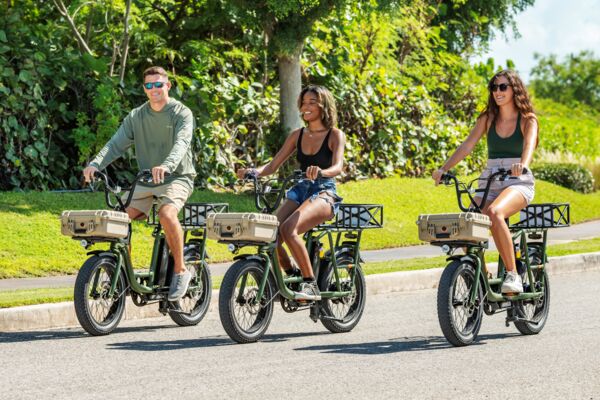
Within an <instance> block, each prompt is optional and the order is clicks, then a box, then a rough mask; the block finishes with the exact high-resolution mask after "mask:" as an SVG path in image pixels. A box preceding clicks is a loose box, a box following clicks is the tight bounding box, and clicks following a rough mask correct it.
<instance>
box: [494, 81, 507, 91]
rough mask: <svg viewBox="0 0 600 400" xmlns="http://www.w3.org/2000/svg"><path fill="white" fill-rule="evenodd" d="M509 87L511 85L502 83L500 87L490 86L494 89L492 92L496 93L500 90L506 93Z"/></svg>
mask: <svg viewBox="0 0 600 400" xmlns="http://www.w3.org/2000/svg"><path fill="white" fill-rule="evenodd" d="M509 86H510V85H509V84H508V83H501V84H499V85H496V84H495V83H494V84H493V85H492V86H490V89H492V92H496V91H498V89H500V91H501V92H506V89H508V88H509Z"/></svg>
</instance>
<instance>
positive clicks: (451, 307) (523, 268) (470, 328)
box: [431, 169, 570, 346]
mask: <svg viewBox="0 0 600 400" xmlns="http://www.w3.org/2000/svg"><path fill="white" fill-rule="evenodd" d="M495 179H499V180H504V179H517V178H515V177H511V176H510V171H508V170H503V169H500V170H498V171H497V172H495V173H493V174H491V175H490V176H489V177H488V178H487V184H486V186H485V188H478V189H473V188H472V185H473V183H474V182H475V180H474V181H471V182H469V183H463V182H460V181H459V180H458V179H457V178H456V177H455V176H454V175H452V174H450V173H446V174H445V175H443V176H442V182H443V183H445V184H446V185H452V184H453V185H454V186H455V188H456V195H457V198H458V205H459V207H460V209H461V210H462V211H465V212H475V213H481V205H483V204H485V202H486V199H487V196H488V193H489V190H490V185H491V183H492V182H493V180H495ZM475 193H483V197H482V201H481V203H479V201H476V200H475V198H474V195H475ZM464 196H467V197H468V200H469V205H468V206H465V205H464V204H463V197H464ZM506 223H507V225H508V227H509V230H510V232H511V234H512V239H513V245H514V249H515V259H516V265H517V272H518V273H519V274H520V275H521V278H522V280H523V289H524V291H523V293H520V294H502V293H501V292H500V287H501V286H502V282H503V279H504V275H505V271H506V269H505V265H504V263H503V262H502V259H501V258H500V257H499V260H498V269H497V271H496V273H495V274H494V273H492V271H490V270H488V267H487V266H486V262H485V257H484V253H485V250H486V249H487V247H488V242H487V240H483V241H480V242H477V243H474V242H472V241H448V240H440V241H437V242H436V241H432V242H431V243H432V244H433V245H438V246H441V247H442V250H443V251H444V252H445V253H446V254H448V259H447V260H448V261H449V263H448V265H447V266H446V268H445V269H444V271H443V273H442V276H441V278H440V283H439V286H438V294H437V311H438V319H439V323H440V327H441V329H442V332H443V334H444V336H445V337H446V339H447V340H448V341H449V342H450V343H451V344H452V345H454V346H465V345H468V344H470V343H472V342H473V341H474V340H475V339H476V338H477V335H478V333H479V329H480V328H481V322H482V318H483V314H484V313H485V314H487V315H493V314H497V313H500V312H506V326H509V324H510V323H511V322H512V323H514V325H515V327H516V328H517V330H518V331H519V332H521V333H522V334H524V335H534V334H537V333H539V332H541V331H542V329H543V328H544V325H545V324H546V321H547V319H548V312H549V309H550V281H549V279H548V273H547V270H546V263H547V256H546V247H547V241H548V228H557V227H564V226H569V224H570V207H569V204H568V203H556V204H531V205H529V206H527V207H526V208H524V209H523V210H522V211H521V215H520V220H519V221H518V222H515V223H512V224H511V223H510V222H509V220H506ZM445 235H447V233H445V234H440V237H442V236H445ZM458 249H463V250H465V253H464V254H454V253H455V252H456V250H458Z"/></svg>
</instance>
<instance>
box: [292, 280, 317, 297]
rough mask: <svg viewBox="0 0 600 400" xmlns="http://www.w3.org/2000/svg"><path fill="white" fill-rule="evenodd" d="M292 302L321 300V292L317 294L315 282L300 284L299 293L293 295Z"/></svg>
mask: <svg viewBox="0 0 600 400" xmlns="http://www.w3.org/2000/svg"><path fill="white" fill-rule="evenodd" d="M294 300H311V301H317V300H321V292H319V288H318V287H317V282H315V281H312V282H302V284H301V285H300V291H299V292H296V293H295V294H294Z"/></svg>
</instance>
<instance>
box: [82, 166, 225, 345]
mask: <svg viewBox="0 0 600 400" xmlns="http://www.w3.org/2000/svg"><path fill="white" fill-rule="evenodd" d="M95 177H96V178H99V179H100V180H101V181H102V182H104V194H105V201H106V204H107V205H108V207H109V208H110V209H112V210H115V211H119V212H125V210H126V209H127V207H128V206H129V204H130V203H131V199H132V195H133V192H134V189H135V187H136V185H137V184H138V183H143V182H148V183H149V182H151V181H152V173H151V172H150V171H149V170H144V171H141V172H140V173H139V174H138V175H137V176H136V178H135V180H134V181H133V183H132V186H131V188H130V191H129V195H128V196H127V199H126V200H125V201H123V200H122V199H121V197H120V196H119V194H120V192H121V188H120V187H119V186H117V185H115V184H113V183H112V181H111V180H110V179H109V177H108V176H107V175H106V174H104V173H102V172H96V173H95ZM111 196H112V197H114V199H116V202H114V201H113V200H111ZM227 208H228V205H227V204H224V203H214V204H213V203H188V204H186V205H185V206H184V208H183V210H182V217H181V219H180V222H181V225H182V228H183V230H184V258H185V265H186V268H188V269H189V270H190V271H192V280H191V282H190V285H189V289H188V291H187V293H186V295H185V296H184V297H183V298H182V299H180V300H178V301H176V302H170V301H168V300H167V295H168V292H169V285H170V281H171V276H172V274H173V266H174V262H173V257H172V255H171V253H170V251H169V247H168V245H167V242H166V239H165V235H164V232H163V230H162V227H161V225H160V223H159V222H158V215H157V211H156V208H155V207H153V208H152V211H151V213H150V215H149V216H148V221H147V222H148V224H150V225H153V226H154V230H153V232H152V236H153V237H154V247H153V249H152V258H151V262H150V267H149V269H148V270H135V269H134V268H133V263H132V260H131V256H130V251H129V246H130V243H131V235H132V230H131V223H130V222H129V223H128V226H127V227H126V228H125V229H126V236H125V237H106V236H105V235H100V236H89V235H83V234H82V233H83V232H85V227H83V224H81V225H82V229H81V231H80V232H82V233H81V236H78V233H77V232H78V230H77V227H76V228H75V230H74V232H75V234H74V235H73V236H72V238H73V239H76V240H79V241H80V243H81V245H82V246H83V247H84V248H85V249H86V250H87V249H89V248H90V247H91V246H94V245H96V244H104V243H106V244H108V245H109V247H108V248H105V249H98V250H92V251H89V252H88V253H87V254H88V255H89V256H90V257H89V258H88V259H87V260H86V261H85V262H84V263H83V265H82V267H81V269H80V270H79V273H78V274H77V279H76V281H75V292H74V303H75V313H76V315H77V319H78V320H79V323H80V324H81V326H82V327H83V328H84V329H85V330H86V331H87V332H88V333H90V334H91V335H106V334H109V333H110V332H112V331H113V330H114V329H115V328H116V327H117V325H118V324H119V322H120V320H121V318H122V316H123V313H124V311H125V305H126V298H127V296H128V295H129V296H131V300H132V301H133V303H134V304H135V305H136V306H145V305H148V304H156V303H158V306H159V311H160V312H161V313H162V314H163V315H166V314H168V315H169V316H170V317H171V319H172V320H173V321H174V322H175V323H176V324H178V325H180V326H192V325H196V324H198V323H199V322H200V321H201V320H202V318H204V316H205V314H206V312H207V311H208V306H209V303H210V300H211V294H212V282H211V274H210V270H209V268H208V265H207V263H206V258H207V254H206V246H205V245H206V228H205V217H206V215H207V214H208V213H213V212H223V211H227ZM92 224H93V223H92Z"/></svg>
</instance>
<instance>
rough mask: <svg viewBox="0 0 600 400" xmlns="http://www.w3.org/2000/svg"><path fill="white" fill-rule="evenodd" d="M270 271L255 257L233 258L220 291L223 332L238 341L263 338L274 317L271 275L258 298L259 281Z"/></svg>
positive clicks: (248, 341)
mask: <svg viewBox="0 0 600 400" xmlns="http://www.w3.org/2000/svg"><path fill="white" fill-rule="evenodd" d="M268 273H269V270H268V269H267V268H266V267H265V265H264V264H263V263H262V262H260V261H259V260H256V259H245V260H238V261H236V262H235V263H234V264H233V265H232V266H231V267H230V268H229V269H228V270H227V272H226V273H225V276H224V277H223V282H222V283H221V289H220V291H219V316H220V318H221V324H222V325H223V328H224V329H225V332H227V334H228V335H229V337H230V338H231V339H233V340H234V341H236V342H238V343H251V342H256V341H258V340H260V338H262V337H263V335H264V334H265V332H266V331H267V328H268V327H269V324H270V323H271V318H272V317H273V299H274V296H275V293H274V288H273V286H272V283H271V279H269V278H270V277H267V283H266V285H265V289H264V291H263V295H262V296H261V297H260V298H259V296H258V291H259V285H260V282H261V281H262V280H263V278H264V275H265V274H268Z"/></svg>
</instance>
